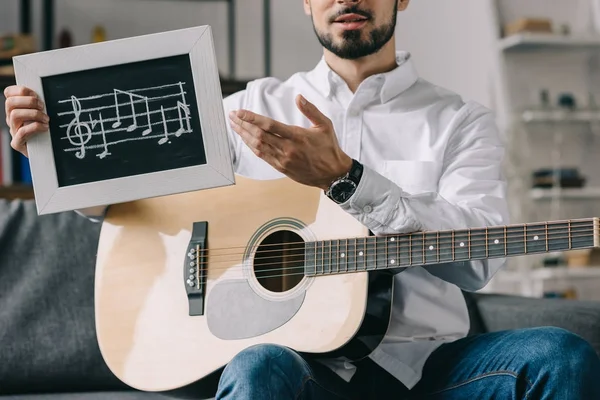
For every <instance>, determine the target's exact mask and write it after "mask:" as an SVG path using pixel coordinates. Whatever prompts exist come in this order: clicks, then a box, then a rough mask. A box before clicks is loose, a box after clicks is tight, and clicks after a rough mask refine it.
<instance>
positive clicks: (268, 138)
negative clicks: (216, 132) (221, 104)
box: [230, 118, 282, 148]
mask: <svg viewBox="0 0 600 400" xmlns="http://www.w3.org/2000/svg"><path fill="white" fill-rule="evenodd" d="M230 125H231V127H232V129H233V130H234V131H236V132H237V133H238V134H239V133H240V130H244V131H245V132H246V133H248V134H250V135H252V136H253V137H254V138H255V139H256V140H258V141H260V142H265V143H267V144H269V145H271V146H273V147H274V148H279V147H281V146H282V144H281V140H282V138H281V137H279V136H277V135H273V134H271V133H268V132H265V131H263V130H262V129H260V128H259V127H258V126H256V125H252V124H250V123H248V122H244V121H242V120H240V119H239V118H235V120H231V121H230Z"/></svg>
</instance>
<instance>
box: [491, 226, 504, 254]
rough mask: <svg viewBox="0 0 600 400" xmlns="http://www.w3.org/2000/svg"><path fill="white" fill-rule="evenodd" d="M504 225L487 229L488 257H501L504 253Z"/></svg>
mask: <svg viewBox="0 0 600 400" xmlns="http://www.w3.org/2000/svg"><path fill="white" fill-rule="evenodd" d="M505 238H506V235H505V234H504V227H501V228H489V229H487V251H488V257H502V256H504V255H505V254H506V242H505Z"/></svg>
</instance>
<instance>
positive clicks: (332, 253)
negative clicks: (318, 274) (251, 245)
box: [194, 235, 593, 269]
mask: <svg viewBox="0 0 600 400" xmlns="http://www.w3.org/2000/svg"><path fill="white" fill-rule="evenodd" d="M592 236H593V235H571V236H570V237H571V247H573V244H574V243H573V239H575V241H577V240H581V239H588V238H591V237H592ZM565 238H567V237H560V238H556V239H554V240H557V239H565ZM537 243H539V244H538V245H539V246H546V244H545V242H544V241H538V242H537ZM405 245H406V244H405ZM499 245H500V243H499V244H498V245H497V246H499ZM523 245H524V242H523V243H518V242H507V245H506V246H502V247H500V249H504V248H506V249H505V250H506V252H508V251H509V250H512V249H516V248H517V247H516V246H519V247H518V248H521V246H522V247H523V248H524V246H523ZM575 245H576V246H575V248H569V249H560V250H558V249H556V250H551V249H550V248H549V247H550V243H548V250H545V249H544V252H547V253H551V252H555V251H561V250H563V251H566V250H577V249H583V248H585V247H593V245H591V244H590V245H589V246H584V247H578V245H577V244H576V243H575ZM534 246H535V245H532V247H534ZM404 247H406V246H404ZM409 247H410V248H409V249H406V248H405V249H402V245H401V244H400V245H396V248H397V251H396V253H397V254H399V255H400V254H407V255H408V256H414V255H415V254H417V255H419V256H421V255H422V254H425V257H435V258H436V259H437V254H438V252H439V251H441V250H445V251H449V250H451V251H453V252H454V253H457V252H459V253H463V252H467V253H468V252H470V253H471V254H472V253H477V252H479V251H483V250H485V251H487V252H488V253H489V252H490V251H491V252H494V251H497V250H495V249H494V248H492V249H490V248H489V247H487V248H486V246H485V245H470V246H468V245H465V246H464V247H458V248H456V247H454V248H453V247H452V246H450V247H444V246H438V251H435V249H433V250H431V249H429V248H428V247H426V248H425V249H423V245H422V243H418V244H417V245H416V246H412V247H411V246H409ZM387 248H388V250H389V248H390V246H388V247H387ZM342 249H343V250H342ZM288 250H289V251H290V252H293V251H294V250H296V251H302V253H303V254H297V255H286V256H285V257H286V259H288V260H289V259H291V260H292V261H282V262H277V263H275V264H284V265H285V264H286V263H291V262H294V261H296V260H295V259H294V257H299V258H301V259H305V258H306V254H305V252H306V249H304V250H303V248H301V247H298V248H296V249H288ZM311 251H313V252H314V253H315V254H311V257H313V256H314V257H315V259H316V258H317V257H318V256H319V255H320V257H321V258H324V257H337V256H338V255H341V254H342V253H344V254H345V257H346V259H349V258H350V259H352V258H351V257H352V255H353V254H352V253H356V254H357V255H358V252H359V251H362V252H363V255H361V256H360V257H362V258H361V259H364V257H365V254H364V253H365V252H366V251H368V249H363V250H359V249H358V248H356V246H355V247H354V248H350V249H349V248H348V247H347V246H345V245H331V246H326V247H319V248H315V249H311ZM370 251H374V252H375V254H376V256H377V255H379V257H381V255H382V254H384V251H385V248H381V249H377V248H372V249H370ZM400 251H402V253H400ZM272 252H275V250H268V251H264V250H257V251H256V252H255V253H254V254H255V257H258V256H260V255H263V254H266V253H272ZM277 252H278V253H281V252H280V251H277ZM317 252H318V254H317ZM432 252H435V253H433V254H432ZM527 253H528V252H525V254H522V255H526V254H527ZM242 255H244V253H230V254H218V255H214V256H213V255H212V254H211V255H209V256H208V257H207V258H208V259H210V262H209V261H208V260H205V261H202V262H201V265H208V264H211V265H215V264H222V263H226V262H234V261H237V260H238V257H235V258H229V259H223V258H218V257H224V256H242ZM194 257H196V256H194ZM440 257H441V255H440ZM215 258H217V260H215ZM273 258H279V256H270V257H268V256H263V257H260V259H261V260H266V259H273ZM357 258H358V257H357ZM263 265H269V264H263ZM211 269H213V268H211ZM217 269H223V268H217ZM225 269H227V268H225Z"/></svg>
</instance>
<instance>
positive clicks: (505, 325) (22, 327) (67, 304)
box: [0, 201, 600, 400]
mask: <svg viewBox="0 0 600 400" xmlns="http://www.w3.org/2000/svg"><path fill="white" fill-rule="evenodd" d="M99 229H100V224H95V223H92V222H90V221H88V220H86V219H85V218H83V217H80V216H78V215H76V214H75V213H72V212H66V213H61V214H55V215H49V216H41V217H39V216H37V214H36V210H35V205H34V203H33V202H32V201H12V202H9V201H0V400H5V399H11V400H12V399H19V400H33V399H36V400H42V399H44V400H45V399H48V400H50V399H61V400H62V399H82V400H96V399H115V400H121V399H171V398H190V397H191V396H190V395H189V393H177V394H146V393H140V392H136V391H133V390H131V389H130V388H128V387H126V386H125V385H124V384H122V383H121V382H120V381H119V380H118V379H116V378H115V376H114V375H113V374H112V373H111V372H110V370H109V369H108V368H107V366H106V364H105V363H104V362H103V359H102V357H101V355H100V351H99V349H98V345H97V342H96V337H95V330H94V305H93V298H94V296H93V290H94V257H95V251H96V245H97V238H98V234H99ZM465 296H466V298H467V301H468V304H469V309H470V312H471V319H472V333H476V332H482V331H496V330H503V329H510V328H518V327H526V326H527V327H530V326H541V325H552V326H558V327H563V328H566V329H569V330H571V331H573V332H575V333H577V334H579V335H581V336H583V337H584V338H585V339H587V340H588V341H589V342H590V343H591V344H592V345H593V346H594V347H595V348H596V350H597V351H598V352H599V353H600V303H592V302H579V301H567V300H558V299H525V298H518V297H511V296H500V295H481V294H465Z"/></svg>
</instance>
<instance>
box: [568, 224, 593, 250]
mask: <svg viewBox="0 0 600 400" xmlns="http://www.w3.org/2000/svg"><path fill="white" fill-rule="evenodd" d="M571 247H572V248H574V249H583V248H589V247H594V221H593V220H592V219H590V220H577V221H575V220H573V221H571Z"/></svg>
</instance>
